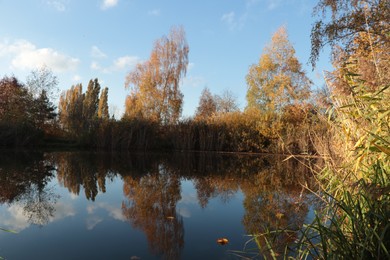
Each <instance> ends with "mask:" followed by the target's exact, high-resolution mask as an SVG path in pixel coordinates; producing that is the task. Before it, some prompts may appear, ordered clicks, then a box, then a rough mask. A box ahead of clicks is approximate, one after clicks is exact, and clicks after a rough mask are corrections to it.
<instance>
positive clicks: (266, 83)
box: [246, 27, 311, 112]
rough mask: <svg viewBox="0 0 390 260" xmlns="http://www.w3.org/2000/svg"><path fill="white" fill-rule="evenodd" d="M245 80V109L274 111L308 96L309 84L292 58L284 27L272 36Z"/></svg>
mask: <svg viewBox="0 0 390 260" xmlns="http://www.w3.org/2000/svg"><path fill="white" fill-rule="evenodd" d="M246 81H247V84H248V91H247V95H246V98H247V101H248V108H253V107H256V108H259V109H260V110H262V111H264V112H277V111H280V110H281V109H282V108H283V106H285V105H288V104H295V103H299V102H302V101H304V100H306V99H307V98H308V97H309V94H310V92H309V88H310V84H311V82H310V80H309V79H308V78H307V77H306V74H305V72H304V71H303V70H302V66H301V64H300V62H299V61H298V59H297V58H296V57H295V50H294V47H293V46H292V44H291V43H290V41H289V40H288V36H287V31H286V29H285V27H281V28H279V29H278V30H277V31H276V32H275V34H274V35H273V36H272V39H271V42H270V43H269V44H268V45H267V46H266V47H265V48H264V51H263V54H262V55H261V57H260V60H259V63H258V64H254V65H252V66H251V67H250V69H249V72H248V75H247V76H246Z"/></svg>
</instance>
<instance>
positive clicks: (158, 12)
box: [148, 9, 161, 16]
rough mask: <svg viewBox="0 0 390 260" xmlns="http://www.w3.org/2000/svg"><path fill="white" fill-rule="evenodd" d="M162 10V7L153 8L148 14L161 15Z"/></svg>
mask: <svg viewBox="0 0 390 260" xmlns="http://www.w3.org/2000/svg"><path fill="white" fill-rule="evenodd" d="M160 14H161V10H160V9H153V10H150V11H149V12H148V15H151V16H160Z"/></svg>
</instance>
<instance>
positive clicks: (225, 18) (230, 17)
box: [221, 12, 236, 26]
mask: <svg viewBox="0 0 390 260" xmlns="http://www.w3.org/2000/svg"><path fill="white" fill-rule="evenodd" d="M235 16H236V14H235V13H234V12H230V13H227V14H224V15H222V17H221V21H222V22H225V23H226V24H227V25H229V26H232V25H233V24H234V23H235Z"/></svg>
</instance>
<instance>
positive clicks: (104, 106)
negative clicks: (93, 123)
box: [98, 87, 110, 120]
mask: <svg viewBox="0 0 390 260" xmlns="http://www.w3.org/2000/svg"><path fill="white" fill-rule="evenodd" d="M107 102H108V88H107V87H105V88H104V89H103V90H102V93H101V94H100V99H99V108H98V118H101V119H103V120H108V119H110V115H109V113H108V103H107Z"/></svg>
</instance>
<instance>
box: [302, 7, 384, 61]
mask: <svg viewBox="0 0 390 260" xmlns="http://www.w3.org/2000/svg"><path fill="white" fill-rule="evenodd" d="M328 14H331V15H330V19H327V18H328V17H327V15H328ZM314 15H318V16H319V19H318V20H317V21H316V22H315V23H314V25H313V27H312V32H311V55H310V61H311V64H312V66H313V67H314V66H315V64H316V62H317V60H318V58H319V54H320V51H321V50H322V49H323V48H324V47H325V46H326V45H330V46H331V47H332V48H333V50H337V48H336V49H335V47H337V46H341V47H342V48H343V49H344V51H345V52H346V53H350V52H351V51H352V52H354V51H353V49H354V45H355V43H354V41H355V39H356V37H357V36H358V35H359V34H360V33H367V32H368V33H370V34H371V35H372V37H373V40H371V41H366V42H365V44H364V46H363V47H364V48H365V49H370V48H371V47H370V46H372V45H378V46H380V45H383V44H386V43H387V48H388V44H389V33H390V24H389V21H390V2H389V1H388V0H362V1H361V0H359V1H358V0H319V3H318V4H317V6H316V8H315V11H314ZM374 39H375V40H374Z"/></svg>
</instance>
